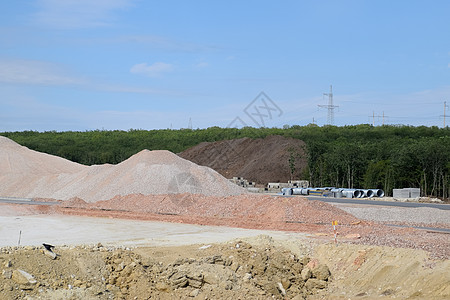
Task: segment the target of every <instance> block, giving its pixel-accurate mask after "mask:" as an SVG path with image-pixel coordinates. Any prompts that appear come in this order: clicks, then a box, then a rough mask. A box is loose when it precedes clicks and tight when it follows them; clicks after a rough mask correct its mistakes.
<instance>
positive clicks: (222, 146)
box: [178, 136, 306, 184]
mask: <svg viewBox="0 0 450 300" xmlns="http://www.w3.org/2000/svg"><path fill="white" fill-rule="evenodd" d="M304 145H305V143H304V142H303V141H301V140H298V139H293V138H286V137H282V136H268V137H266V138H264V139H250V138H241V139H235V140H225V141H219V142H213V143H201V144H199V145H197V146H194V147H192V148H190V149H187V150H186V151H184V152H181V153H179V154H178V155H179V156H180V157H183V158H185V159H187V160H190V161H192V162H194V163H196V164H199V165H202V166H207V167H210V168H212V169H214V170H216V171H217V172H219V173H220V174H222V175H223V176H224V177H226V178H232V177H235V176H236V177H243V178H245V179H247V180H249V181H254V182H256V183H259V184H267V183H268V182H287V181H288V180H290V179H291V166H290V162H289V161H290V160H291V161H294V164H295V170H294V173H293V174H292V178H293V179H299V178H301V174H302V172H303V170H304V168H305V167H306V157H305V152H304V150H303V148H304Z"/></svg>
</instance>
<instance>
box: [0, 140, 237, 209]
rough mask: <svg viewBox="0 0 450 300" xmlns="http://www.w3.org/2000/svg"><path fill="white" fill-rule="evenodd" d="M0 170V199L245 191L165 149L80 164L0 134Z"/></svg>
mask: <svg viewBox="0 0 450 300" xmlns="http://www.w3.org/2000/svg"><path fill="white" fill-rule="evenodd" d="M0 170H1V172H0V196H8V197H24V198H52V199H58V200H68V199H71V198H74V197H79V198H81V199H83V200H84V201H86V202H96V201H100V200H108V199H112V198H114V197H115V196H125V195H129V194H143V195H151V194H153V195H154V194H178V193H193V194H201V195H208V196H231V195H240V194H243V193H245V190H244V189H242V188H240V187H238V186H237V185H235V184H233V183H231V182H229V181H228V180H227V179H226V178H224V177H223V176H221V175H220V174H219V173H217V172H216V171H214V170H212V169H210V168H208V167H202V166H199V165H196V164H194V163H192V162H190V161H188V160H185V159H182V158H180V157H178V156H177V155H175V154H173V153H171V152H169V151H165V150H155V151H149V150H143V151H141V152H139V153H137V154H135V155H133V156H131V157H130V158H129V159H127V160H125V161H123V162H121V163H119V164H117V165H110V164H104V165H93V166H85V165H81V164H78V163H75V162H71V161H69V160H66V159H63V158H61V157H57V156H53V155H49V154H45V153H41V152H37V151H34V150H30V149H28V148H26V147H24V146H21V145H19V144H17V143H15V142H14V141H12V140H10V139H8V138H6V137H3V136H0Z"/></svg>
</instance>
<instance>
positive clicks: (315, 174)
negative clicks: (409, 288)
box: [0, 124, 450, 198]
mask: <svg viewBox="0 0 450 300" xmlns="http://www.w3.org/2000/svg"><path fill="white" fill-rule="evenodd" d="M0 135H3V136H6V137H8V138H10V139H12V140H14V141H16V142H17V143H19V144H21V145H24V146H26V147H28V148H30V149H33V150H36V151H40V152H46V153H49V154H53V155H57V156H60V157H64V158H66V159H69V160H71V161H74V162H78V163H81V164H85V165H93V164H104V163H110V164H117V163H120V162H121V161H123V160H125V159H127V158H129V157H130V156H132V155H134V154H136V153H137V152H139V151H141V150H143V149H149V150H161V149H164V150H169V151H172V152H174V153H179V152H182V151H184V150H186V149H188V148H190V147H192V146H195V145H197V144H199V143H201V142H214V141H220V140H227V139H236V138H243V137H249V138H264V137H266V136H269V135H281V136H285V137H291V138H296V139H301V140H303V141H304V142H305V144H306V146H305V149H303V150H304V151H305V152H304V153H305V155H306V159H307V162H308V166H307V168H306V169H305V170H303V174H302V177H303V178H299V179H305V180H309V181H310V182H311V185H312V186H322V187H323V186H335V187H346V188H381V189H383V190H385V191H386V193H387V194H392V189H394V188H403V187H419V188H421V191H422V194H423V195H429V196H434V197H442V198H448V197H449V194H450V129H449V128H448V127H447V128H438V127H425V126H419V127H414V126H392V125H385V126H371V125H365V124H363V125H354V126H343V127H337V126H329V125H327V126H322V127H319V126H316V125H313V124H310V125H307V126H298V125H294V126H284V127H283V128H253V127H244V128H241V129H237V128H219V127H210V128H207V129H194V130H192V129H180V130H169V129H164V130H134V129H132V130H128V131H122V130H114V131H105V130H93V131H84V132H79V131H65V132H57V131H47V132H37V131H21V132H3V133H0ZM298 150H299V151H297V152H298V153H300V152H302V151H300V150H301V149H298ZM290 151H295V149H290ZM274 159H276V158H274ZM290 159H292V157H291V158H290ZM289 165H290V168H291V170H289V171H290V172H291V173H292V172H293V171H294V170H292V169H293V168H294V165H295V164H294V162H293V161H289ZM289 171H287V172H289Z"/></svg>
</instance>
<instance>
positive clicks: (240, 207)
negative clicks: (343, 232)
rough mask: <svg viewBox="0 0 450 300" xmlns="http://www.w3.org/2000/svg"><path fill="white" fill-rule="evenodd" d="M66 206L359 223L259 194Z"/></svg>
mask: <svg viewBox="0 0 450 300" xmlns="http://www.w3.org/2000/svg"><path fill="white" fill-rule="evenodd" d="M64 206H65V207H76V208H89V209H92V208H94V209H102V210H105V209H106V210H116V211H129V212H139V213H150V214H162V215H180V216H191V217H202V218H222V219H243V220H249V221H251V220H253V221H256V222H258V223H260V224H263V225H264V224H265V225H267V224H269V223H280V222H281V223H307V224H328V225H330V224H331V222H332V221H334V220H336V221H338V222H339V224H351V223H354V222H358V221H359V219H357V218H355V217H354V216H352V215H351V214H349V213H346V212H344V211H342V210H340V209H339V208H336V207H334V206H332V205H330V204H328V203H325V202H321V201H310V200H307V199H305V198H301V197H295V198H284V197H273V196H268V195H259V194H245V195H238V196H232V197H214V196H205V195H192V194H188V193H185V194H176V195H175V194H167V195H142V194H134V195H126V196H116V197H114V198H113V199H111V200H108V201H98V202H96V203H92V204H87V203H83V201H81V200H80V199H76V198H75V199H71V200H69V201H66V202H65V203H64Z"/></svg>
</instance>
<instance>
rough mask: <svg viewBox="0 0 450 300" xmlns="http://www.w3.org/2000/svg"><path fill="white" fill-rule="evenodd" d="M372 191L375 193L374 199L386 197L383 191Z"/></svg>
mask: <svg viewBox="0 0 450 300" xmlns="http://www.w3.org/2000/svg"><path fill="white" fill-rule="evenodd" d="M371 191H372V192H373V196H374V197H379V198H382V197H384V191H383V190H381V189H373V190H371Z"/></svg>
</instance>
